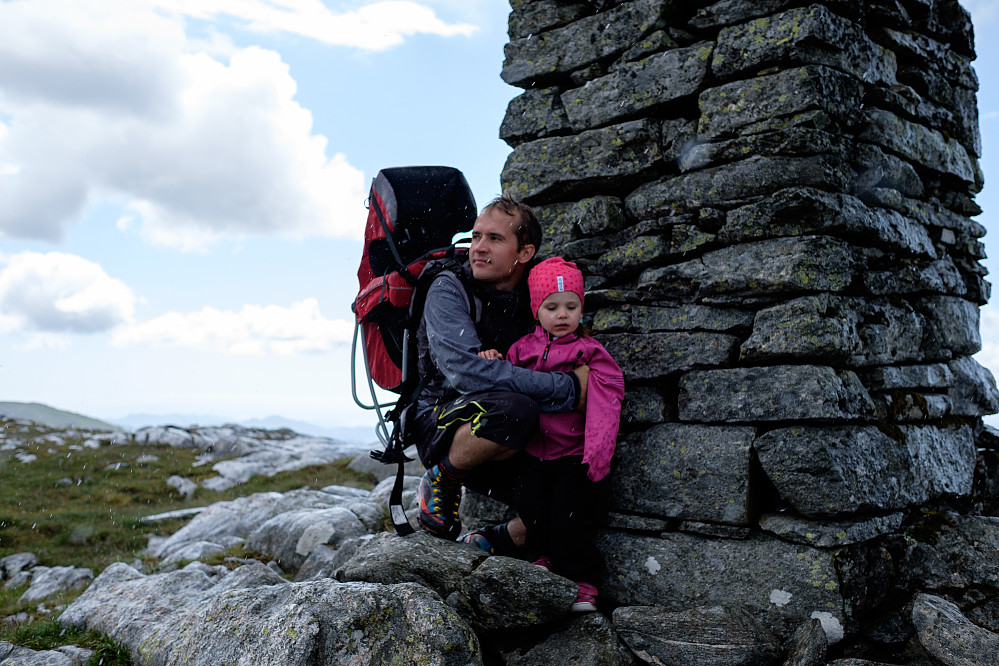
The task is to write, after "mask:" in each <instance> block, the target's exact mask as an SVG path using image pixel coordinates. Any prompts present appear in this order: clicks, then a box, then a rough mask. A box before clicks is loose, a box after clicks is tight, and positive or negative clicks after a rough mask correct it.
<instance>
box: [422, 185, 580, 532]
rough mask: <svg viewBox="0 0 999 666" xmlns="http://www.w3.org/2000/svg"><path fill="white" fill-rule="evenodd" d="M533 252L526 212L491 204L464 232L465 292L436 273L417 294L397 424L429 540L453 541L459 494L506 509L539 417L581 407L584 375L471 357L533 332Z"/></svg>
mask: <svg viewBox="0 0 999 666" xmlns="http://www.w3.org/2000/svg"><path fill="white" fill-rule="evenodd" d="M540 244H541V226H540V224H539V223H538V219H537V217H536V216H535V214H534V211H533V209H531V207H530V206H527V205H525V204H523V203H521V202H519V201H516V200H515V199H513V198H511V197H509V196H506V195H504V196H502V197H499V198H497V199H495V200H493V201H492V202H490V203H489V205H487V206H486V207H485V208H484V209H483V210H482V213H481V214H480V215H479V217H478V218H477V219H476V220H475V224H474V226H473V227H472V243H471V247H470V249H469V262H468V264H467V265H466V266H465V267H464V269H465V272H466V276H468V275H470V277H469V278H466V280H465V281H466V282H468V283H470V285H471V288H470V289H469V290H466V289H465V287H464V286H463V284H462V281H461V279H459V277H457V276H455V275H453V274H451V273H448V272H444V273H442V274H441V275H440V276H438V277H437V279H436V280H434V282H433V284H432V285H431V287H430V289H429V291H428V292H427V299H426V305H425V307H424V314H423V321H422V322H421V324H420V330H419V333H418V335H417V340H418V346H419V355H420V358H419V368H420V376H421V377H422V378H423V381H424V382H425V385H426V388H425V389H424V390H423V392H422V394H421V395H420V400H419V402H418V404H417V406H416V413H415V414H414V416H413V417H412V418H409V419H407V421H408V423H407V440H408V441H410V442H415V443H416V446H417V450H418V451H419V455H420V459H421V460H422V462H423V464H424V466H426V467H427V473H426V474H425V475H424V477H423V479H422V481H421V482H420V488H419V504H420V507H419V513H418V521H419V523H420V525H421V526H422V527H423V528H424V529H425V530H427V531H429V532H431V533H432V534H434V535H436V536H439V537H442V538H447V539H455V538H457V537H458V535H459V534H460V532H461V520H460V518H459V517H458V505H459V503H460V501H461V488H462V486H468V487H469V488H472V489H473V490H476V491H478V492H480V493H483V494H486V495H490V496H492V497H494V498H496V499H499V500H500V501H504V502H507V503H510V501H511V500H512V493H513V486H514V482H515V480H516V461H515V459H514V458H515V456H516V454H517V453H518V452H519V451H520V450H522V449H523V448H524V447H525V446H526V445H527V442H528V441H529V440H530V439H531V437H532V435H533V434H534V433H535V431H536V430H537V427H538V415H539V413H540V412H542V411H544V412H565V411H570V410H572V409H581V408H582V407H583V406H584V405H585V396H586V379H587V373H588V370H589V369H588V368H587V367H585V366H583V367H581V368H577V369H576V370H574V371H573V372H569V373H566V372H537V371H534V370H527V369H524V368H518V367H515V366H513V365H511V364H510V363H504V362H501V361H496V360H488V359H485V358H481V357H479V356H478V352H479V351H482V350H486V349H496V350H498V351H499V352H501V353H503V354H505V353H506V351H507V350H508V349H509V348H510V345H512V344H513V343H514V342H515V341H517V340H518V339H519V338H520V337H522V336H523V335H525V334H526V333H529V332H531V331H532V330H533V328H534V322H533V316H532V314H531V309H530V296H529V295H528V293H527V290H526V280H525V274H526V271H527V269H528V265H529V262H530V261H531V260H532V259H533V258H534V255H535V253H536V252H537V248H538V246H539V245H540ZM469 291H470V292H471V295H472V299H471V301H470V300H469ZM524 535H525V532H524V527H523V523H522V522H521V521H520V520H519V519H514V520H512V521H511V522H510V523H508V524H506V525H504V526H499V527H498V528H497V529H494V530H493V531H492V532H490V533H489V536H488V540H487V539H486V538H485V537H482V538H480V539H479V541H478V542H477V544H478V545H479V546H480V547H482V548H484V549H486V550H492V549H493V547H494V546H495V547H498V548H501V549H507V550H508V549H510V548H512V547H514V546H520V545H522V544H523V541H524ZM480 537H481V535H480ZM497 540H498V541H499V543H496V544H494V543H490V541H497ZM483 542H485V543H483Z"/></svg>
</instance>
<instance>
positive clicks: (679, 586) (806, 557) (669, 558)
mask: <svg viewBox="0 0 999 666" xmlns="http://www.w3.org/2000/svg"><path fill="white" fill-rule="evenodd" d="M597 545H598V547H599V548H600V549H601V551H602V552H603V554H604V559H605V562H606V565H607V577H606V579H605V581H604V583H603V586H602V587H601V589H600V591H601V594H602V595H605V596H606V597H608V598H609V599H610V600H611V601H612V602H613V603H614V604H616V605H621V606H663V607H672V608H692V607H695V606H704V605H716V604H721V605H725V606H735V607H740V608H743V609H745V610H746V611H748V612H749V613H750V614H751V615H752V616H753V617H754V618H756V619H757V620H758V621H760V622H762V623H763V624H764V625H765V626H766V627H767V628H768V629H770V630H771V631H773V632H774V633H775V634H777V636H778V637H779V638H782V639H783V638H787V637H788V636H790V635H791V633H792V632H793V631H794V629H795V628H796V627H798V626H799V625H800V624H801V623H802V622H804V621H805V620H807V619H810V618H812V617H818V618H819V619H820V620H821V621H822V624H823V626H824V627H826V633H827V634H830V633H832V634H833V635H832V636H831V637H830V642H835V641H838V640H839V639H840V638H842V636H843V630H844V625H845V622H846V619H845V612H844V609H843V597H842V594H843V593H842V591H841V588H840V581H839V577H838V575H837V573H836V568H835V566H834V563H833V558H832V556H831V555H830V554H828V553H825V552H823V551H821V550H818V549H815V548H809V547H807V546H800V545H797V544H789V543H786V542H784V541H781V540H779V539H777V538H774V537H768V536H763V535H756V536H752V537H750V538H749V539H746V540H743V541H736V540H733V539H715V538H710V537H700V536H696V535H690V534H681V533H666V534H663V535H662V537H661V538H653V537H641V536H635V535H631V534H625V533H621V532H605V533H603V534H601V535H600V537H599V538H598V541H597ZM837 633H838V635H837Z"/></svg>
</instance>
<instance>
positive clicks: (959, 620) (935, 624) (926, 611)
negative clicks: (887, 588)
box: [912, 594, 999, 666]
mask: <svg viewBox="0 0 999 666" xmlns="http://www.w3.org/2000/svg"><path fill="white" fill-rule="evenodd" d="M912 623H913V624H914V625H915V626H916V631H917V632H918V633H919V642H920V643H922V645H923V647H925V648H926V650H927V651H928V652H929V653H930V654H932V655H933V656H934V657H936V658H937V659H939V660H940V662H941V663H943V664H946V666H978V665H980V664H985V663H990V661H989V660H991V663H995V660H996V658H997V657H999V634H995V633H993V632H991V631H988V630H987V629H983V628H981V627H979V626H977V625H975V624H973V623H972V622H971V621H970V620H968V618H966V617H965V616H964V615H962V614H961V611H960V610H959V609H958V607H957V606H955V605H954V604H952V603H951V602H949V601H947V600H946V599H941V598H940V597H937V596H934V595H931V594H919V595H916V599H915V601H913V604H912Z"/></svg>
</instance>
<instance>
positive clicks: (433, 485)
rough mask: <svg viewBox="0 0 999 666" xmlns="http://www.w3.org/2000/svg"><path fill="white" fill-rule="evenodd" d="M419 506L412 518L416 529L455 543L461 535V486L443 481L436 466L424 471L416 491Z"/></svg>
mask: <svg viewBox="0 0 999 666" xmlns="http://www.w3.org/2000/svg"><path fill="white" fill-rule="evenodd" d="M417 498H418V501H419V504H420V509H419V512H418V513H417V515H416V520H417V522H419V523H420V527H422V528H423V529H425V530H426V531H428V532H430V533H431V534H433V535H434V536H436V537H440V538H442V539H451V540H454V539H457V538H458V535H459V534H460V533H461V518H459V517H458V506H459V505H460V504H461V484H460V483H455V482H454V481H451V480H449V479H446V478H444V475H443V472H442V471H441V466H440V464H437V465H434V466H433V467H431V468H430V469H428V470H427V473H426V474H424V475H423V479H421V480H420V487H419V489H418V490H417Z"/></svg>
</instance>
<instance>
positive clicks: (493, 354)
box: [479, 349, 503, 361]
mask: <svg viewBox="0 0 999 666" xmlns="http://www.w3.org/2000/svg"><path fill="white" fill-rule="evenodd" d="M479 356H481V357H482V358H487V359H489V360H490V361H494V360H496V359H499V360H501V361H502V360H503V354H501V353H499V352H498V351H496V350H495V349H485V350H483V351H480V352H479Z"/></svg>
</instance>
